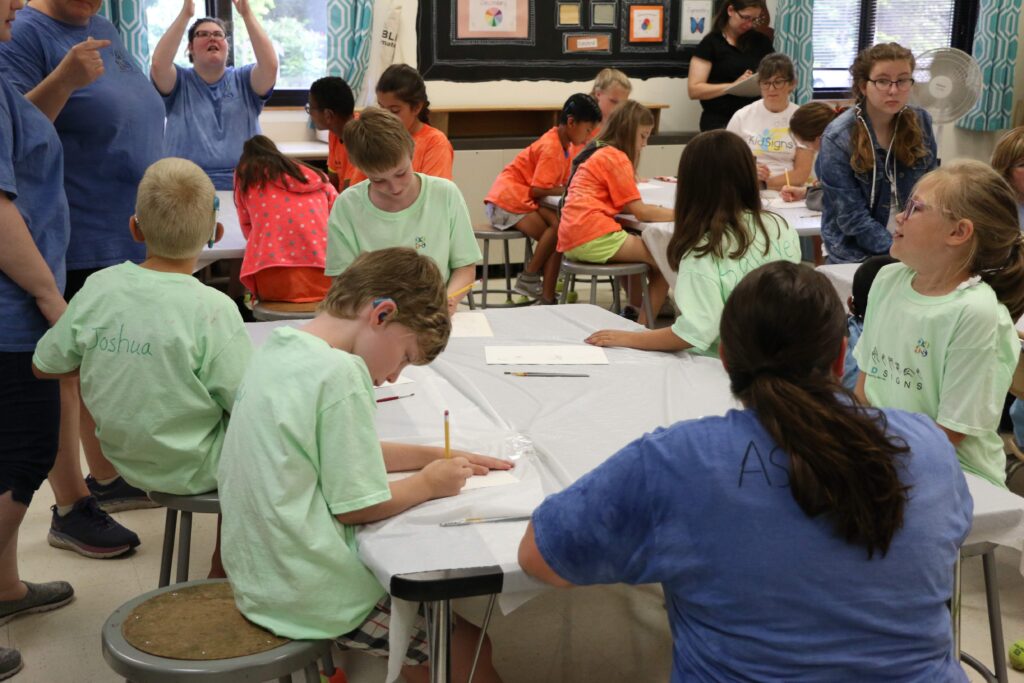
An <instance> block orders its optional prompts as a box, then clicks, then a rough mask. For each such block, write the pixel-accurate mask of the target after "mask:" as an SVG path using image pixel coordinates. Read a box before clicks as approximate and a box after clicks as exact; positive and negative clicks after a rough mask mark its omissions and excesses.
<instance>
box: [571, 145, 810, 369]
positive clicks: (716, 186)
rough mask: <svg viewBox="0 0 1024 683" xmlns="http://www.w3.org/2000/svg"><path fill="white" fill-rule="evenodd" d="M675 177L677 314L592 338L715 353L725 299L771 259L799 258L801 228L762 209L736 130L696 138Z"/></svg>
mask: <svg viewBox="0 0 1024 683" xmlns="http://www.w3.org/2000/svg"><path fill="white" fill-rule="evenodd" d="M677 177H678V181H679V186H678V187H677V189H676V207H675V227H674V228H673V233H672V240H671V241H670V242H669V243H668V260H669V263H673V264H678V265H677V266H676V268H675V269H676V271H678V273H679V276H678V277H677V279H676V286H675V289H674V295H675V301H676V308H678V309H679V317H678V318H676V321H675V324H673V325H672V326H671V327H663V328H661V329H657V330H642V331H639V332H629V331H625V330H599V331H598V332H595V333H593V334H592V335H590V336H589V337H587V340H586V341H587V343H589V344H594V345H595V346H625V347H627V348H632V349H646V350H649V351H683V350H685V349H693V351H694V352H695V353H699V354H701V355H706V356H717V355H718V323H719V321H720V320H721V318H722V310H723V309H724V308H725V300H726V299H728V298H729V295H730V294H731V293H732V290H733V289H735V287H736V285H738V284H739V282H740V280H742V279H743V276H744V275H746V274H747V273H749V272H750V271H752V270H754V269H755V268H757V267H758V266H762V265H764V264H766V263H771V262H772V261H790V262H792V263H799V262H800V237H799V236H798V235H797V234H796V231H795V230H793V228H791V227H789V224H788V223H786V220H785V219H784V218H782V217H781V216H779V215H778V214H775V213H772V212H770V211H763V210H762V209H761V193H760V190H759V188H758V185H759V183H758V180H757V167H756V165H755V163H754V157H753V156H751V154H750V148H749V147H748V146H747V143H746V142H744V141H743V140H742V139H741V138H740V137H739V136H738V135H736V134H735V133H730V132H728V131H725V130H714V131H708V132H706V133H701V134H700V135H698V136H697V137H695V138H694V139H693V140H691V141H690V142H689V144H687V145H686V147H685V148H684V149H683V154H682V156H680V157H679V174H678V176H677Z"/></svg>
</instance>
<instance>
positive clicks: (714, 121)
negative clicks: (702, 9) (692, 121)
mask: <svg viewBox="0 0 1024 683" xmlns="http://www.w3.org/2000/svg"><path fill="white" fill-rule="evenodd" d="M764 16H766V12H765V6H764V2H763V0H728V1H727V2H724V3H722V6H721V7H720V8H719V10H718V12H717V13H716V14H715V19H714V22H713V24H712V26H711V30H710V32H709V33H708V34H707V36H705V37H704V39H703V40H702V41H700V44H699V45H698V46H697V49H696V51H695V52H694V53H693V57H692V58H691V59H690V75H689V77H688V79H687V92H688V94H689V95H690V99H691V100H700V106H701V108H702V109H703V110H704V111H703V112H702V113H701V115H700V129H701V131H702V132H703V131H706V130H714V129H715V128H725V127H726V125H728V123H729V119H730V118H732V115H733V114H735V113H736V112H737V111H738V110H740V109H742V108H743V107H745V106H746V105H748V104H750V103H751V102H754V101H755V99H756V98H753V97H738V96H736V95H726V94H725V91H726V90H728V89H729V88H731V87H732V86H733V85H734V84H736V83H738V82H740V81H743V80H746V79H748V78H750V77H751V76H753V75H754V72H755V71H757V67H758V64H760V63H761V59H762V58H763V57H764V56H765V55H767V54H770V53H771V52H774V51H775V50H774V48H773V47H772V41H771V38H768V37H767V36H765V35H764V34H762V33H761V32H759V31H754V30H751V29H753V28H754V27H755V26H758V25H760V24H762V23H763V21H764V19H763V18H762V17H764Z"/></svg>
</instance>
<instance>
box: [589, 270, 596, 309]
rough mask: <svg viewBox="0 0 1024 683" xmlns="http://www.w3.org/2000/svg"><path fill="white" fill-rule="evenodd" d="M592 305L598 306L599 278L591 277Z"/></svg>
mask: <svg viewBox="0 0 1024 683" xmlns="http://www.w3.org/2000/svg"><path fill="white" fill-rule="evenodd" d="M590 305H591V306H596V305H597V276H596V275H591V276H590Z"/></svg>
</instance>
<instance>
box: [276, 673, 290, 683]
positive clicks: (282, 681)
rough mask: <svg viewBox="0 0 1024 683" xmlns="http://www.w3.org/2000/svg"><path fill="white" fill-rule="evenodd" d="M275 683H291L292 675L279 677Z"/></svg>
mask: <svg viewBox="0 0 1024 683" xmlns="http://www.w3.org/2000/svg"><path fill="white" fill-rule="evenodd" d="M277 683H292V675H291V674H288V675H287V676H281V677H280V678H278V679H277Z"/></svg>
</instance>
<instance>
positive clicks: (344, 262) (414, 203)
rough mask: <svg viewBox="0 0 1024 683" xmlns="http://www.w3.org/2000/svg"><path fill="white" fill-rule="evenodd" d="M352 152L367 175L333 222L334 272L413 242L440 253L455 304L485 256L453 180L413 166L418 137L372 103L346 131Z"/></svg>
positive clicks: (343, 199) (345, 195)
mask: <svg viewBox="0 0 1024 683" xmlns="http://www.w3.org/2000/svg"><path fill="white" fill-rule="evenodd" d="M344 140H345V148H346V149H347V150H348V155H349V159H351V161H352V163H354V164H355V165H356V167H357V168H359V170H361V171H362V172H363V173H365V174H366V175H367V180H365V181H363V182H361V183H356V184H355V185H353V186H352V187H350V188H349V189H348V190H346V191H345V192H342V193H341V195H340V196H339V197H338V200H337V201H336V202H335V203H334V208H333V209H332V210H331V217H330V219H329V220H328V222H327V265H326V267H325V268H324V272H325V273H326V274H327V275H332V276H333V275H337V274H339V273H341V272H343V271H344V270H345V269H346V268H348V267H349V265H350V264H351V263H352V262H353V261H354V260H355V258H356V256H358V255H359V254H361V253H363V252H366V251H374V250H377V249H383V248H385V247H396V246H403V247H411V248H413V249H415V250H416V251H418V252H421V253H423V254H425V255H427V256H429V257H430V258H432V259H433V260H434V262H435V263H436V264H437V267H438V268H440V270H441V276H442V278H443V279H444V280H445V282H446V283H447V290H448V295H449V299H448V310H449V312H454V311H455V308H456V306H457V305H458V303H459V301H460V300H461V299H462V297H464V296H465V295H466V293H467V292H468V291H469V286H468V285H472V283H473V280H474V278H475V273H476V262H477V261H479V260H480V257H481V254H480V247H479V245H477V242H476V238H475V237H474V236H473V225H472V223H471V222H470V219H469V208H468V207H467V206H466V200H465V199H463V197H462V193H461V192H459V188H457V187H456V186H455V183H453V182H452V181H450V180H445V179H444V178H438V177H435V176H428V175H424V174H422V173H415V172H413V170H412V155H413V144H414V143H413V140H412V136H411V135H409V132H408V131H407V130H406V129H405V126H404V125H402V122H401V121H400V120H399V119H398V117H397V116H395V115H394V114H392V113H390V112H387V111H384V110H383V109H366V110H364V111H363V112H362V115H361V116H360V117H359V118H358V119H355V120H352V121H349V122H348V124H347V125H346V126H345V132H344Z"/></svg>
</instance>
